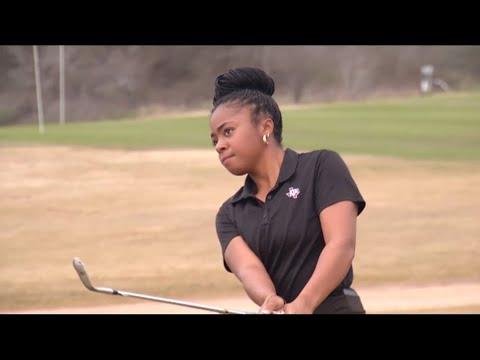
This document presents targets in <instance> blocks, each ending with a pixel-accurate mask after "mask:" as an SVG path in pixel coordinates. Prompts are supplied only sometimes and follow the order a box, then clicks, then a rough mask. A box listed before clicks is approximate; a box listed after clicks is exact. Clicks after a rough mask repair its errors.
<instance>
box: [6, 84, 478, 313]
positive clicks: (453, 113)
mask: <svg viewBox="0 0 480 360" xmlns="http://www.w3.org/2000/svg"><path fill="white" fill-rule="evenodd" d="M479 104H480V102H479V96H478V93H472V94H451V95H438V96H434V97H430V98H418V99H404V100H401V99H398V100H388V101H385V102H380V101H378V102H377V103H369V102H366V103H356V104H332V105H321V106H320V105H319V106H309V107H305V108H300V109H292V110H286V111H285V112H284V118H285V129H284V137H285V146H289V147H292V148H294V149H297V150H308V149H310V148H313V147H315V148H333V149H335V150H337V151H339V152H340V153H341V155H342V156H343V157H344V159H345V160H346V162H347V163H348V165H349V167H350V169H351V171H352V174H353V176H354V178H355V179H356V181H357V183H358V185H359V188H360V190H361V192H362V194H363V195H364V197H365V198H366V201H367V208H366V210H365V212H364V213H363V214H362V215H361V216H360V217H359V221H358V245H357V254H356V257H355V260H354V270H355V276H356V278H355V284H356V285H358V286H370V285H382V284H389V285H390V284H392V283H396V284H427V283H437V284H438V283H447V282H456V281H458V282H465V281H474V282H475V281H476V282H478V281H480V262H479V261H478V259H479V258H480V242H479V240H478V234H479V233H480V222H479V221H478V219H479V218H480V210H479V208H478V199H479V198H480V187H479V186H478V184H480V150H479V147H480V117H479V114H480V107H479V106H480V105H479ZM449 109H450V110H449ZM402 114H403V115H402ZM422 114H423V115H422ZM435 114H437V115H436V116H435ZM383 119H384V120H383ZM356 122H358V124H357V127H356V128H355V127H354V125H355V124H356ZM360 123H361V124H363V125H362V126H360ZM435 125H436V126H435ZM351 126H352V127H353V128H351ZM302 129H303V130H302ZM355 129H356V130H355ZM45 144H48V145H60V146H44V145H45ZM0 145H2V146H1V147H0V164H1V165H2V170H1V176H0V191H1V192H2V210H1V215H0V228H1V229H2V232H1V233H0V253H1V254H2V255H1V256H0V287H1V288H2V291H1V292H0V312H1V311H12V310H24V309H38V308H55V307H60V306H86V305H102V304H111V303H112V301H114V300H112V298H111V297H108V296H102V295H99V294H93V293H91V292H88V291H87V290H86V289H85V288H84V287H83V285H82V284H81V282H80V280H79V279H78V277H77V275H76V273H75V271H74V269H73V266H72V264H71V261H72V258H73V257H74V256H79V257H80V258H81V259H82V260H84V262H85V264H86V266H87V270H88V271H89V274H90V275H91V277H92V281H93V282H94V284H96V285H103V286H111V287H117V288H119V289H124V290H130V291H136V292H140V293H147V294H152V295H155V294H156V295H158V296H165V297H186V296H202V297H205V296H221V295H231V294H241V293H242V289H241V288H240V286H239V284H238V282H237V280H236V279H234V277H233V275H231V274H228V273H226V272H225V270H224V269H223V265H222V261H221V254H220V248H219V245H218V241H217V240H216V234H215V229H214V217H215V213H216V210H217V209H218V207H219V205H220V204H221V202H222V201H223V200H224V199H225V198H226V197H228V196H230V195H231V194H232V193H233V192H234V191H235V190H236V189H237V188H238V187H239V186H241V184H242V183H243V179H242V178H240V177H233V176H231V175H230V174H228V173H227V172H226V170H225V169H224V168H223V167H222V166H221V165H220V164H219V162H218V159H217V156H216V153H215V151H214V150H213V148H208V147H210V144H209V129H208V118H207V117H206V116H205V117H202V116H200V117H189V118H186V117H185V118H171V119H143V120H125V121H119V122H113V121H110V122H108V121H107V122H96V123H82V124H80V123H79V124H67V125H65V126H64V127H61V126H57V125H47V127H46V133H45V134H44V135H39V134H38V132H37V129H36V127H33V126H21V127H20V126H19V127H5V128H0ZM62 145H64V146H62ZM407 145H408V146H407ZM186 148H189V149H186ZM377 155H381V156H377ZM122 301H124V300H116V301H115V302H116V303H120V302H122ZM125 301H126V302H128V299H126V300H125ZM475 309H478V307H476V305H474V306H468V307H456V308H455V309H452V312H453V311H455V312H468V311H476V310H475ZM439 311H448V310H445V309H441V310H439Z"/></svg>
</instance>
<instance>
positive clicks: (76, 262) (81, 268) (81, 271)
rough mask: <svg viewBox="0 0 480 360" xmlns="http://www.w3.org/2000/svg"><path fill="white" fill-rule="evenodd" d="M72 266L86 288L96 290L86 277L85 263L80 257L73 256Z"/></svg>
mask: <svg viewBox="0 0 480 360" xmlns="http://www.w3.org/2000/svg"><path fill="white" fill-rule="evenodd" d="M73 267H74V268H75V271H76V272H77V274H78V276H79V277H80V280H81V281H82V283H83V285H85V287H86V288H87V289H88V290H92V291H96V289H95V288H94V287H93V286H92V283H91V282H90V279H89V278H88V274H87V271H86V270H85V265H84V264H83V262H82V260H80V258H78V257H75V258H73Z"/></svg>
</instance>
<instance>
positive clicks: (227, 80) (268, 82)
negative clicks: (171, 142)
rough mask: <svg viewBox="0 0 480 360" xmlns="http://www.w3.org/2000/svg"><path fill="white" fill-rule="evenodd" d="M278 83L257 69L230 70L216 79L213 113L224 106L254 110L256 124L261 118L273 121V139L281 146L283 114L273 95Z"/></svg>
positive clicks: (253, 118) (240, 68) (253, 117)
mask: <svg viewBox="0 0 480 360" xmlns="http://www.w3.org/2000/svg"><path fill="white" fill-rule="evenodd" d="M274 92H275V82H274V81H273V79H272V78H271V77H270V76H269V75H268V74H267V73H266V72H265V71H263V70H261V69H259V68H255V67H239V68H236V69H230V70H229V71H227V72H226V73H224V74H221V75H219V76H217V78H216V79H215V95H214V97H213V109H212V113H213V112H214V111H215V109H216V108H217V107H218V106H220V105H222V104H225V103H236V104H238V105H240V106H244V105H250V106H252V115H253V116H252V120H253V121H254V122H256V123H258V121H259V120H260V117H259V116H260V115H266V116H268V117H271V118H272V120H273V124H274V130H273V136H274V137H275V139H276V140H277V142H278V144H279V145H282V127H283V126H282V113H281V112H280V108H279V107H278V104H277V102H276V101H275V100H274V99H273V97H272V95H273V93H274Z"/></svg>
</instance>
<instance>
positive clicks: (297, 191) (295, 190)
mask: <svg viewBox="0 0 480 360" xmlns="http://www.w3.org/2000/svg"><path fill="white" fill-rule="evenodd" d="M298 194H300V189H299V188H294V187H291V188H289V189H288V193H287V196H288V197H291V198H294V199H296V198H297V197H298Z"/></svg>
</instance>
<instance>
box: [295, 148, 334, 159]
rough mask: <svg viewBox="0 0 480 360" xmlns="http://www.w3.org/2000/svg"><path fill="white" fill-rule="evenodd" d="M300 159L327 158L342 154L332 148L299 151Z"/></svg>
mask: <svg viewBox="0 0 480 360" xmlns="http://www.w3.org/2000/svg"><path fill="white" fill-rule="evenodd" d="M298 156H299V159H303V160H325V159H331V158H339V157H340V154H339V153H338V152H337V151H335V150H332V149H316V150H310V151H306V152H299V153H298Z"/></svg>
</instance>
